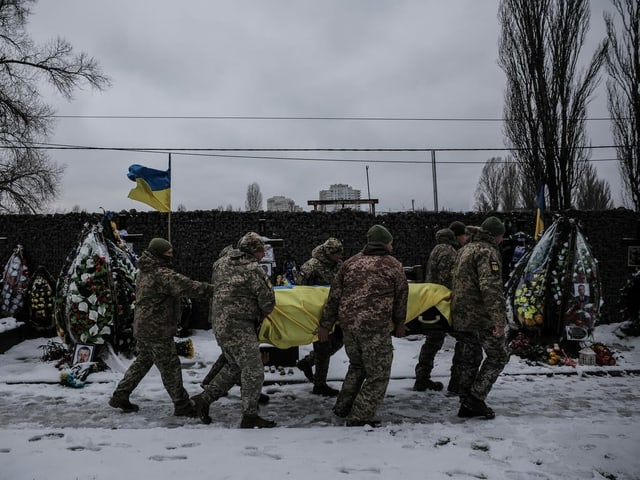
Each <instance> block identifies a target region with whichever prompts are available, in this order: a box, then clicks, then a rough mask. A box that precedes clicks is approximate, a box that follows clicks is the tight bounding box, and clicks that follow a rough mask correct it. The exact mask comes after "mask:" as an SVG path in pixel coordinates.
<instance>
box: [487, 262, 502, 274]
mask: <svg viewBox="0 0 640 480" xmlns="http://www.w3.org/2000/svg"><path fill="white" fill-rule="evenodd" d="M489 264H490V265H491V271H492V272H499V271H500V265H498V262H489Z"/></svg>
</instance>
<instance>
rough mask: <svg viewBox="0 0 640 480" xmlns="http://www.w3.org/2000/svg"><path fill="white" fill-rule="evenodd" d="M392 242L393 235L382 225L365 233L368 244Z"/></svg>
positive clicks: (375, 226)
mask: <svg viewBox="0 0 640 480" xmlns="http://www.w3.org/2000/svg"><path fill="white" fill-rule="evenodd" d="M391 240H393V235H391V232H389V230H387V229H386V228H385V227H383V226H382V225H374V226H373V227H371V228H370V229H369V231H368V232H367V242H369V243H389V242H390V241H391Z"/></svg>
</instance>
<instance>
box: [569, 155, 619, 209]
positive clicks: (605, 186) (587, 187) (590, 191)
mask: <svg viewBox="0 0 640 480" xmlns="http://www.w3.org/2000/svg"><path fill="white" fill-rule="evenodd" d="M576 208H577V209H578V210H609V209H611V208H613V202H612V201H611V188H609V182H607V181H606V180H604V179H603V180H599V179H598V173H597V172H596V168H595V167H594V166H593V164H592V163H588V164H587V168H586V171H585V175H584V176H583V177H582V178H581V179H580V183H579V184H578V188H577V189H576Z"/></svg>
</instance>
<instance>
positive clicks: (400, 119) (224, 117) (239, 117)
mask: <svg viewBox="0 0 640 480" xmlns="http://www.w3.org/2000/svg"><path fill="white" fill-rule="evenodd" d="M51 117H52V118H60V119H85V120H332V121H366V122H505V121H508V120H509V119H505V118H482V117H479V118H465V117H460V118H457V117H453V118H447V117H288V116H270V115H266V116H260V115H51ZM583 120H585V121H593V122H602V121H612V120H613V118H611V117H593V118H584V119H583Z"/></svg>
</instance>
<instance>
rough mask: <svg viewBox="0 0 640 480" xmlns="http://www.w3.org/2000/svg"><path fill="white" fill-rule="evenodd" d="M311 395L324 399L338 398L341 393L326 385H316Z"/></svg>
mask: <svg viewBox="0 0 640 480" xmlns="http://www.w3.org/2000/svg"><path fill="white" fill-rule="evenodd" d="M311 393H313V394H314V395H322V396H323V397H337V396H338V394H339V393H340V391H339V390H336V389H335V388H333V387H330V386H329V385H327V384H326V383H325V384H324V385H314V386H313V390H312V391H311Z"/></svg>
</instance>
